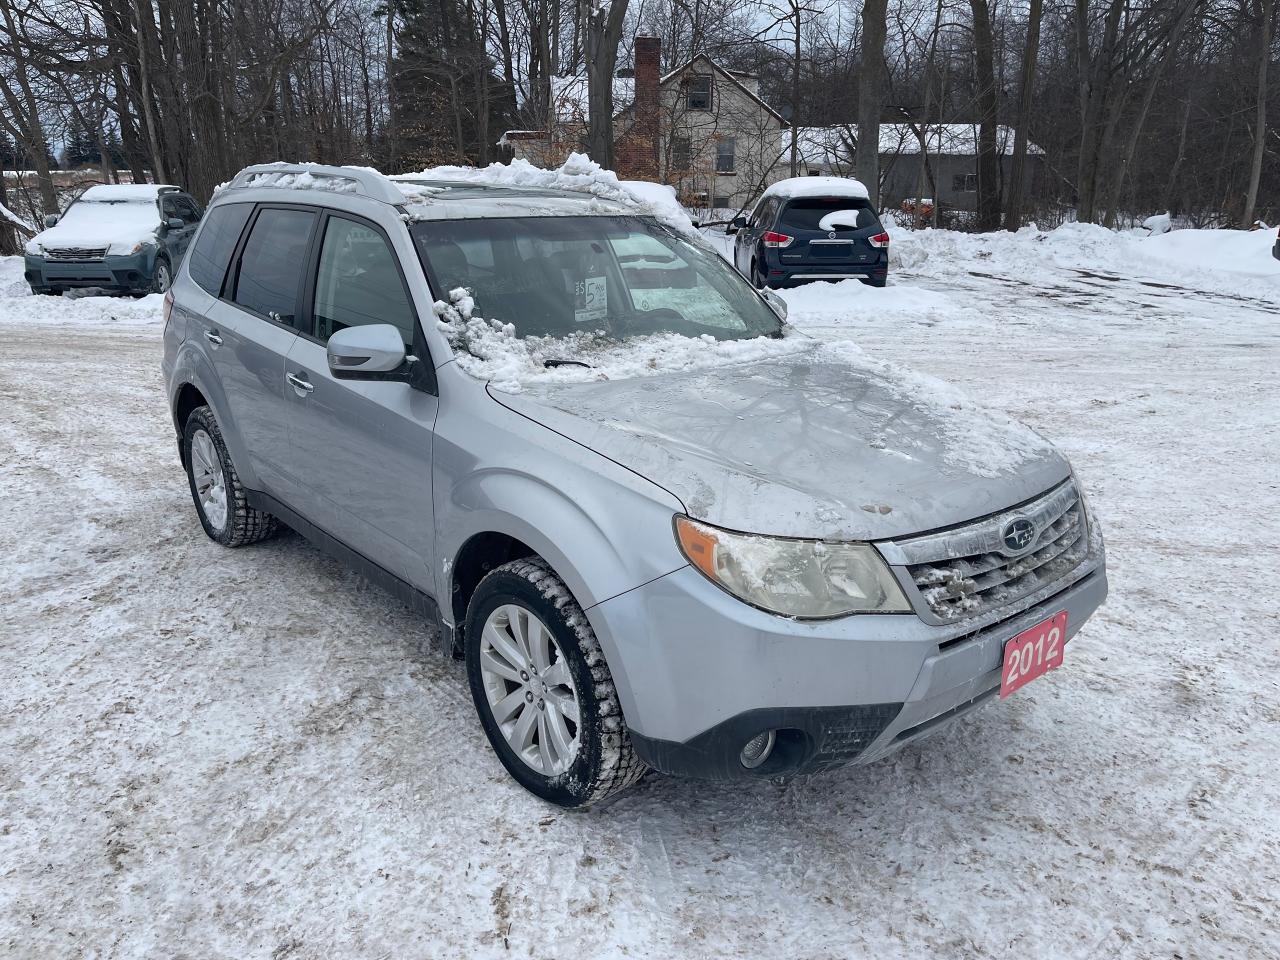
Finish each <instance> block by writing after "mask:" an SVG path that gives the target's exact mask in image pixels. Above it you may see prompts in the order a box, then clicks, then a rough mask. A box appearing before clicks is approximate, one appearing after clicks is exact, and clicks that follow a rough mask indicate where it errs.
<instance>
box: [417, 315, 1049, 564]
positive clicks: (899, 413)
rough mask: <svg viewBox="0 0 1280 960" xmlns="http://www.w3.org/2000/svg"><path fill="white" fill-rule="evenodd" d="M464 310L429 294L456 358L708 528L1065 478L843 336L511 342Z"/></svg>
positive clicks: (827, 517)
mask: <svg viewBox="0 0 1280 960" xmlns="http://www.w3.org/2000/svg"><path fill="white" fill-rule="evenodd" d="M472 306H473V304H472V303H471V299H470V297H468V296H467V295H466V291H464V290H455V291H452V293H451V302H450V303H445V302H443V301H441V302H438V303H437V304H436V313H437V316H438V317H439V318H440V319H439V324H440V328H441V330H442V331H443V332H444V333H445V334H446V336H448V337H449V339H450V342H451V344H452V345H453V346H454V349H455V356H456V358H457V363H458V365H459V366H460V367H461V368H462V369H463V370H465V371H466V372H467V373H469V374H471V375H472V376H474V377H477V378H479V379H482V380H487V381H488V388H489V392H490V394H491V395H492V396H494V397H495V399H497V400H498V401H499V402H500V403H502V404H504V405H505V406H508V407H510V408H512V409H514V410H516V411H518V412H520V413H522V414H524V415H525V416H528V417H530V418H531V419H533V420H535V421H537V422H540V423H543V424H544V425H546V426H548V427H550V428H551V429H554V430H556V431H557V432H559V433H562V434H564V435H565V436H568V437H571V438H573V439H574V440H577V441H578V442H579V443H582V444H584V445H585V446H587V447H590V448H591V449H593V450H596V451H598V452H600V453H602V454H603V455H605V456H607V457H609V458H610V459H612V460H615V461H617V462H618V463H621V464H623V465H625V466H627V467H629V468H631V469H632V470H635V471H636V472H637V473H639V474H641V475H643V476H645V477H648V478H649V479H651V480H653V481H654V482H655V483H657V484H658V485H660V486H662V487H664V488H665V489H667V490H669V491H671V492H672V493H673V494H674V495H675V496H677V497H678V498H679V499H680V500H681V502H682V503H684V504H685V507H686V509H688V510H689V511H690V512H691V514H692V515H693V516H696V517H698V518H700V519H703V520H707V521H708V522H710V523H715V524H719V525H721V526H725V527H729V528H732V529H739V530H754V531H757V532H763V533H772V534H778V535H787V536H815V537H824V536H825V537H836V536H838V537H843V538H847V539H876V538H883V537H888V536H899V535H902V534H905V533H913V532H919V531H920V530H924V529H929V528H932V527H937V526H939V525H945V524H948V523H952V522H957V523H958V522H961V521H963V520H967V519H971V518H972V517H975V516H979V515H981V514H983V513H990V512H994V511H995V510H999V509H1003V508H1004V507H1007V506H1009V505H1011V504H1014V503H1018V502H1020V501H1022V500H1026V499H1029V498H1030V497H1032V496H1035V495H1036V494H1038V493H1041V492H1043V491H1044V490H1046V489H1048V488H1049V487H1050V486H1052V485H1053V484H1054V483H1056V482H1058V481H1060V480H1062V479H1063V478H1064V477H1066V476H1067V475H1068V473H1069V467H1068V466H1067V464H1066V461H1065V460H1064V459H1062V457H1061V456H1060V455H1058V454H1057V453H1056V452H1055V451H1054V450H1053V448H1052V447H1051V446H1050V445H1049V443H1048V442H1047V441H1045V440H1044V438H1042V437H1041V436H1040V435H1039V434H1037V433H1035V432H1034V431H1032V430H1030V429H1029V428H1027V427H1025V426H1023V425H1021V424H1019V423H1017V422H1016V421H1014V420H1012V419H1011V418H1009V417H1007V416H1005V415H1003V414H1001V413H998V412H995V411H992V410H989V409H986V408H984V407H982V406H981V405H979V404H977V403H975V402H974V401H973V400H972V399H970V398H969V397H968V396H966V395H965V394H964V393H962V392H961V391H959V390H957V389H956V388H955V387H953V386H951V385H950V384H947V383H944V382H943V381H940V380H936V379H934V378H932V377H928V376H924V375H922V374H918V373H915V372H914V371H911V370H908V369H906V368H904V367H900V366H897V365H894V364H889V363H884V362H882V361H878V360H875V359H873V358H871V357H870V356H868V355H867V354H866V353H864V352H863V351H862V349H861V348H859V347H858V346H857V345H855V344H853V343H850V342H847V341H837V342H820V341H815V340H812V339H810V338H808V337H804V336H801V335H796V334H792V335H790V336H786V337H784V338H782V339H772V338H768V337H759V338H755V339H751V340H728V341H717V340H714V339H713V338H711V337H698V338H690V337H683V336H679V335H676V334H666V335H660V336H648V337H637V338H632V339H628V340H626V341H625V342H619V341H617V340H610V339H607V338H605V337H604V336H602V335H577V336H575V337H567V338H550V337H547V338H529V337H527V338H523V339H522V338H518V337H516V336H515V330H514V328H513V327H512V326H511V325H510V324H502V323H499V322H497V321H492V320H484V319H481V318H476V317H472V316H471V315H470V310H471V308H472ZM548 360H559V361H576V363H569V364H560V365H553V366H552V367H550V368H548V367H547V366H546V362H547V361H548ZM580 364H588V365H589V366H585V365H580ZM975 505H976V506H975ZM762 523H765V524H766V527H762V526H761V524H762Z"/></svg>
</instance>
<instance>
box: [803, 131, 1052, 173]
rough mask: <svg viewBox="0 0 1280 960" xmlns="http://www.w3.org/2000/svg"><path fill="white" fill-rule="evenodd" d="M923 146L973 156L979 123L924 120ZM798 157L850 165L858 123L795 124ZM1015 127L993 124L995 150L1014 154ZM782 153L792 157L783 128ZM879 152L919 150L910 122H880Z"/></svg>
mask: <svg viewBox="0 0 1280 960" xmlns="http://www.w3.org/2000/svg"><path fill="white" fill-rule="evenodd" d="M923 127H924V131H923V132H924V135H925V149H926V150H928V152H929V153H930V154H931V155H934V156H939V155H946V156H976V155H977V152H978V125H977V124H976V123H926V124H924V125H923ZM796 134H797V140H798V146H799V150H800V158H801V160H802V161H803V162H804V163H805V164H807V165H809V166H830V165H837V166H838V165H846V166H847V165H851V164H852V163H853V155H854V145H855V144H856V143H857V140H858V125H857V124H856V123H853V124H840V125H837V126H832V127H798V128H797V129H796ZM1013 138H1014V128H1013V127H1008V126H1003V125H1001V126H998V127H996V150H997V151H998V152H1000V153H1002V154H1004V155H1006V156H1010V155H1012V154H1013ZM780 143H781V145H782V149H781V156H782V158H783V159H784V160H789V159H790V157H791V133H790V131H783V133H782V136H781V138H780ZM880 152H881V153H882V154H886V153H888V154H915V153H919V152H920V140H919V138H918V137H917V136H916V134H915V131H913V130H912V129H911V126H910V125H909V124H905V123H882V124H881V125H880ZM1027 153H1028V154H1032V155H1038V154H1043V153H1044V150H1042V149H1041V148H1040V147H1039V146H1037V145H1036V144H1034V143H1031V142H1028V143H1027Z"/></svg>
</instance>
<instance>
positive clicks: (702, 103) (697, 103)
mask: <svg viewBox="0 0 1280 960" xmlns="http://www.w3.org/2000/svg"><path fill="white" fill-rule="evenodd" d="M685 106H686V107H688V109H690V110H710V109H711V77H709V76H706V75H704V74H694V75H693V76H691V77H690V78H689V79H688V81H687V84H686V86H685Z"/></svg>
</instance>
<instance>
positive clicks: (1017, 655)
mask: <svg viewBox="0 0 1280 960" xmlns="http://www.w3.org/2000/svg"><path fill="white" fill-rule="evenodd" d="M1066 645H1067V611H1065V610H1063V611H1062V612H1061V613H1059V614H1055V615H1054V616H1052V617H1050V618H1049V619H1048V620H1045V621H1043V622H1042V623H1037V624H1036V625H1035V626H1034V627H1032V628H1031V629H1030V630H1023V631H1022V632H1021V633H1020V634H1018V635H1017V636H1016V637H1014V638H1013V639H1012V640H1009V641H1008V642H1007V643H1005V645H1004V667H1002V668H1001V670H1000V698H1001V699H1004V698H1005V697H1007V696H1008V695H1009V694H1011V693H1013V691H1015V690H1018V689H1021V688H1022V687H1025V686H1026V685H1027V684H1028V683H1030V682H1031V681H1032V680H1034V679H1035V678H1036V677H1040V676H1043V675H1044V674H1046V673H1048V672H1049V671H1050V670H1052V669H1054V667H1060V666H1062V650H1063V647H1065V646H1066Z"/></svg>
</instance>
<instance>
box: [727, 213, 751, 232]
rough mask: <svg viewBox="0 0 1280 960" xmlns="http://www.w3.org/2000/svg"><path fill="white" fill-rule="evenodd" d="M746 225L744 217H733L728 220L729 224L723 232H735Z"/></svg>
mask: <svg viewBox="0 0 1280 960" xmlns="http://www.w3.org/2000/svg"><path fill="white" fill-rule="evenodd" d="M746 225H747V218H746V217H734V218H733V219H732V220H730V221H729V226H728V227H726V228H725V231H724V232H725V233H737V232H738V231H739V230H741V229H742V228H743V227H745V226H746Z"/></svg>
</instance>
